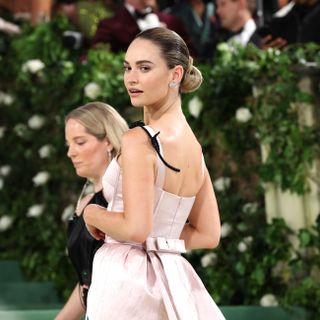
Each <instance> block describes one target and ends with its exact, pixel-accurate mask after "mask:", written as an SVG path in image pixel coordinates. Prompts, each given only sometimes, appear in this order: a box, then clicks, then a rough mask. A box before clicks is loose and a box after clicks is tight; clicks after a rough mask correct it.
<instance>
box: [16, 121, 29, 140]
mask: <svg viewBox="0 0 320 320" xmlns="http://www.w3.org/2000/svg"><path fill="white" fill-rule="evenodd" d="M13 131H14V132H15V133H16V135H17V136H19V137H23V136H24V135H25V134H26V132H27V131H28V128H27V126H26V125H25V124H23V123H18V124H16V125H15V126H14V128H13Z"/></svg>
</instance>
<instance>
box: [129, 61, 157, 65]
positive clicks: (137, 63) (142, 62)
mask: <svg viewBox="0 0 320 320" xmlns="http://www.w3.org/2000/svg"><path fill="white" fill-rule="evenodd" d="M144 63H150V64H154V63H153V62H151V61H149V60H139V61H137V62H136V65H139V64H144ZM123 64H130V63H129V62H128V61H126V60H124V62H123Z"/></svg>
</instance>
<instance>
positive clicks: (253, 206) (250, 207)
mask: <svg viewBox="0 0 320 320" xmlns="http://www.w3.org/2000/svg"><path fill="white" fill-rule="evenodd" d="M258 206H259V204H258V203H257V202H248V203H246V204H245V205H243V207H242V211H243V212H244V213H255V212H256V211H257V209H258Z"/></svg>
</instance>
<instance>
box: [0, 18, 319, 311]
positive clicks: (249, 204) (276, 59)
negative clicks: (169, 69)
mask: <svg viewBox="0 0 320 320" xmlns="http://www.w3.org/2000/svg"><path fill="white" fill-rule="evenodd" d="M67 29H70V26H69V25H68V23H67V22H66V21H65V20H64V19H62V18H57V19H55V20H53V21H51V22H50V23H46V24H40V25H38V26H37V27H35V28H34V27H31V26H29V25H26V26H23V32H22V33H21V34H20V35H16V36H15V37H9V36H7V35H5V34H0V114H1V117H0V143H1V148H0V197H1V200H2V201H1V203H0V239H1V240H0V258H2V259H3V258H14V259H18V260H20V261H21V263H22V265H23V267H24V270H25V271H26V273H27V275H28V276H29V277H30V278H32V279H37V280H52V281H54V283H55V284H56V285H57V288H59V290H60V292H61V294H62V295H63V296H64V297H65V296H66V295H67V294H68V293H69V292H70V290H71V288H73V286H74V284H75V281H76V278H75V274H74V272H73V270H72V268H71V265H70V262H69V260H68V257H67V253H66V238H65V233H66V223H67V220H68V218H69V217H70V216H71V215H72V214H73V210H74V205H75V203H76V200H77V197H78V195H79V193H80V190H81V187H82V184H83V183H84V181H83V180H82V179H80V178H78V177H76V175H75V173H74V169H73V167H72V166H71V164H70V163H69V161H68V159H67V157H66V149H65V141H64V116H65V114H66V113H67V112H68V111H70V110H71V109H73V108H75V107H77V106H79V105H82V104H84V103H86V102H88V101H94V100H100V101H104V102H107V103H109V104H111V105H113V106H114V107H116V108H117V109H118V111H119V112H120V113H122V114H123V115H124V117H125V118H126V119H127V120H128V122H131V121H134V120H137V119H139V118H141V116H142V114H140V113H138V114H137V112H135V111H134V110H133V109H132V108H130V102H129V100H128V97H127V94H126V92H125V89H124V86H123V76H122V72H123V66H122V61H123V54H117V55H115V54H111V53H110V52H109V51H108V50H107V47H103V46H102V47H100V48H97V49H96V50H91V51H89V52H88V53H87V59H86V60H84V59H83V54H84V53H83V52H80V51H72V50H69V49H66V48H65V47H64V46H63V41H62V34H63V31H64V30H67ZM318 49H319V48H316V47H314V46H312V45H310V46H307V47H304V48H294V49H293V48H288V49H287V50H285V51H283V52H280V51H277V50H269V51H263V52H260V51H258V50H257V49H255V48H251V47H248V48H246V49H241V48H238V49H233V50H232V51H231V50H230V49H229V48H228V47H226V46H224V45H221V46H220V47H219V50H218V56H217V57H216V58H215V60H214V61H213V63H212V64H208V65H201V66H200V68H201V70H202V72H203V75H204V79H205V81H204V84H203V86H202V87H201V88H200V90H198V91H197V92H195V93H194V94H191V95H184V96H183V108H184V112H185V115H186V117H187V119H188V121H189V123H190V124H191V126H192V128H193V129H194V131H195V133H196V135H197V136H198V138H199V140H200V141H201V144H202V146H203V151H204V154H205V158H206V163H207V166H208V168H209V171H210V174H211V177H212V180H213V184H214V188H215V191H216V194H217V198H218V203H219V207H220V212H221V220H222V221H221V222H222V235H221V243H220V246H219V247H218V248H217V249H215V250H195V251H192V252H188V253H187V254H186V258H187V259H188V260H189V261H190V262H191V263H192V264H193V266H194V267H195V269H196V270H197V272H198V273H199V275H200V276H201V278H202V279H203V281H204V283H205V284H206V286H207V288H208V290H209V291H210V293H211V294H212V296H213V297H214V299H215V300H216V302H217V303H218V304H223V305H237V304H240V305H242V304H261V305H275V304H282V305H284V306H289V305H300V306H304V307H306V308H307V309H308V310H311V311H312V312H315V313H317V312H318V313H319V306H320V282H319V279H320V277H319V272H320V271H319V270H320V256H319V252H318V249H317V248H319V245H320V221H319V222H318V223H316V224H315V225H314V226H313V227H312V228H310V229H301V230H299V231H298V232H297V233H296V234H295V236H296V237H297V239H298V245H297V246H293V245H292V242H291V240H290V239H291V238H290V237H291V236H293V235H294V232H293V231H292V230H290V228H289V227H288V226H287V225H286V224H285V222H284V221H283V220H281V219H277V220H273V221H272V223H267V222H266V213H265V205H264V184H265V183H267V182H272V183H275V184H277V185H279V186H280V187H281V188H282V189H283V190H290V191H291V192H294V193H299V194H303V193H304V192H306V191H307V190H308V183H307V179H306V170H307V168H308V167H309V166H310V165H311V163H312V160H313V159H315V158H317V157H318V156H319V143H318V142H319V130H318V126H317V125H316V126H315V127H312V128H311V127H308V128H301V126H299V124H298V118H297V117H298V116H297V112H296V110H295V109H294V108H292V104H293V103H300V102H312V101H314V99H315V97H313V96H310V95H308V94H306V93H304V92H301V90H300V89H299V88H298V86H297V82H298V74H297V72H296V71H295V70H294V69H293V66H294V65H296V64H304V65H305V64H306V63H305V62H306V61H310V57H311V59H312V61H313V63H314V64H315V65H319V64H320V55H319V50H318ZM84 61H85V62H84ZM318 83H319V82H318ZM262 144H268V145H269V146H270V150H271V151H270V153H269V156H268V158H267V159H266V161H265V162H262V160H261V156H260V148H261V145H262Z"/></svg>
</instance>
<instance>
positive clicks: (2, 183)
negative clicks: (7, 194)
mask: <svg viewBox="0 0 320 320" xmlns="http://www.w3.org/2000/svg"><path fill="white" fill-rule="evenodd" d="M3 185H4V182H3V179H2V178H0V190H2V189H3Z"/></svg>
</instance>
